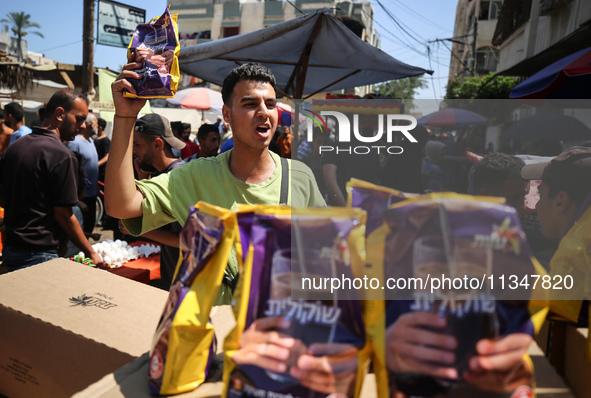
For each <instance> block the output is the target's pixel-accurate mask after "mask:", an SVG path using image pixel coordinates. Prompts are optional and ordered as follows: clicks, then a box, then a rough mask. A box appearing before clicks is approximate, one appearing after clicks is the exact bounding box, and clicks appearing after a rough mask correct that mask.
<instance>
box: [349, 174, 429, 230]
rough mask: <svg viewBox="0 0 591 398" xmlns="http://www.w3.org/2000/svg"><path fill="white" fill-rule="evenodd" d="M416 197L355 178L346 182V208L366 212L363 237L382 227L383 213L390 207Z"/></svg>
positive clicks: (415, 195)
mask: <svg viewBox="0 0 591 398" xmlns="http://www.w3.org/2000/svg"><path fill="white" fill-rule="evenodd" d="M417 197H419V195H418V194H415V193H406V192H402V191H397V190H395V189H391V188H387V187H382V186H380V185H375V184H372V183H370V182H366V181H363V180H358V179H356V178H351V179H350V180H349V182H347V207H352V208H359V209H363V210H365V211H366V212H367V223H366V226H365V236H368V235H369V234H371V233H372V232H373V231H374V230H375V229H376V228H379V227H380V226H381V225H382V223H383V222H384V211H386V209H388V208H389V207H390V206H391V205H393V204H395V203H398V202H401V201H403V200H405V199H410V198H417Z"/></svg>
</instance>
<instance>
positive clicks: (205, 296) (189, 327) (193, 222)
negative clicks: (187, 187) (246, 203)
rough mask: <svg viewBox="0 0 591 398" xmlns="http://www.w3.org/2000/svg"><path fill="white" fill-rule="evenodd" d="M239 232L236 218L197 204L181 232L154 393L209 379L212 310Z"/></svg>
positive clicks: (156, 347) (154, 359) (152, 378)
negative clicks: (179, 250) (178, 254)
mask: <svg viewBox="0 0 591 398" xmlns="http://www.w3.org/2000/svg"><path fill="white" fill-rule="evenodd" d="M235 236H236V216H235V214H234V213H232V212H231V211H229V210H226V209H222V208H220V207H215V206H211V205H208V204H206V203H202V202H200V203H198V204H197V206H196V207H195V208H191V211H190V213H189V217H188V218H187V222H186V224H185V226H184V227H183V230H182V232H181V236H180V249H181V254H180V257H179V265H178V266H177V269H176V273H175V276H174V279H173V283H172V286H171V288H170V294H169V296H168V300H167V302H166V306H165V308H164V311H163V313H162V317H161V318H160V322H159V323H158V327H157V329H156V333H155V335H154V340H153V342H152V349H151V351H150V373H149V387H150V393H151V394H154V395H165V394H178V393H181V392H186V391H190V390H193V389H195V388H196V387H197V386H199V385H200V384H201V383H203V381H204V380H205V378H206V377H207V372H208V369H209V365H210V363H211V361H212V358H213V355H215V352H214V350H213V348H214V331H213V326H212V325H211V324H210V323H208V321H209V314H210V311H211V308H212V307H213V305H214V303H215V299H216V297H217V293H218V290H219V288H220V285H221V284H222V279H223V277H224V269H225V268H226V265H227V263H228V257H229V255H230V251H231V249H232V246H233V245H234V239H235Z"/></svg>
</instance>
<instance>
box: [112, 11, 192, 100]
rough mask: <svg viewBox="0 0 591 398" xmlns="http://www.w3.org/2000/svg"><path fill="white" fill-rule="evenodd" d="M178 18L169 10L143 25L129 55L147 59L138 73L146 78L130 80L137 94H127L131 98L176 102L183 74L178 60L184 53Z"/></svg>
mask: <svg viewBox="0 0 591 398" xmlns="http://www.w3.org/2000/svg"><path fill="white" fill-rule="evenodd" d="M176 20H177V14H173V15H171V14H170V12H169V11H168V8H166V11H164V14H162V16H160V17H159V18H153V19H152V20H151V21H150V22H148V23H145V24H139V25H138V26H137V28H136V29H135V32H134V34H133V38H132V39H131V41H130V42H129V47H128V49H127V55H128V57H129V55H130V54H131V53H133V52H135V53H136V56H137V55H141V56H142V58H144V59H145V62H144V64H143V66H142V67H141V68H140V69H136V70H135V72H137V73H139V74H140V75H141V76H142V78H141V79H139V80H137V79H129V82H130V83H131V84H132V85H133V87H134V88H135V91H136V94H132V93H130V92H127V91H125V92H124V93H123V94H124V96H125V97H129V98H143V99H153V98H172V97H174V93H175V92H176V90H177V87H178V83H179V78H180V70H179V61H178V56H179V52H180V50H181V47H180V43H179V34H178V27H177V23H176Z"/></svg>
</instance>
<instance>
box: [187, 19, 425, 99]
mask: <svg viewBox="0 0 591 398" xmlns="http://www.w3.org/2000/svg"><path fill="white" fill-rule="evenodd" d="M246 62H258V63H261V64H263V65H266V66H267V67H269V68H270V69H271V70H272V71H273V73H274V74H275V78H276V79H277V89H278V90H279V91H280V92H282V93H283V94H285V95H286V96H288V97H290V98H294V99H302V98H304V97H305V96H311V95H313V94H315V93H319V92H326V91H332V90H340V89H344V88H351V87H358V86H365V85H369V84H374V83H380V82H384V81H388V80H394V79H401V78H404V77H409V76H418V75H422V74H423V73H433V72H432V71H430V70H426V69H423V68H419V67H416V66H411V65H407V64H405V63H403V62H400V61H398V60H397V59H395V58H393V57H391V56H389V55H388V54H386V53H385V52H383V51H382V50H380V49H378V48H376V47H373V46H371V45H370V44H369V43H366V42H365V41H363V40H361V39H360V38H359V37H357V36H356V35H355V34H354V33H353V32H352V31H351V30H349V29H348V28H347V27H346V26H345V25H344V24H343V23H342V22H341V21H339V20H338V19H337V18H336V17H334V16H333V15H332V14H331V11H330V10H329V9H328V8H323V9H322V10H319V11H317V12H315V13H313V14H308V15H304V16H301V17H298V18H295V19H291V20H289V21H285V22H282V23H278V24H276V25H272V26H269V27H266V28H263V29H260V30H257V31H254V32H250V33H245V34H241V35H237V36H233V37H228V38H224V39H220V40H214V41H211V42H207V43H201V44H196V45H194V46H190V47H184V48H182V49H181V53H180V55H179V63H180V68H181V71H183V72H185V73H187V74H189V75H192V76H196V77H200V78H202V79H204V80H207V81H209V82H212V83H215V84H218V85H221V84H222V82H223V80H224V78H225V77H226V75H227V74H228V72H229V71H230V70H232V69H233V68H235V67H236V66H237V65H240V64H243V63H246Z"/></svg>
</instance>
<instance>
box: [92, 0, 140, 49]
mask: <svg viewBox="0 0 591 398" xmlns="http://www.w3.org/2000/svg"><path fill="white" fill-rule="evenodd" d="M145 21H146V10H142V9H141V8H136V7H131V6H128V5H126V4H121V3H117V2H116V1H111V0H99V2H98V34H97V43H98V44H105V45H107V46H115V47H127V46H128V45H129V42H130V41H131V38H132V37H133V32H134V31H135V28H136V27H137V25H139V24H141V23H144V22H145Z"/></svg>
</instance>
